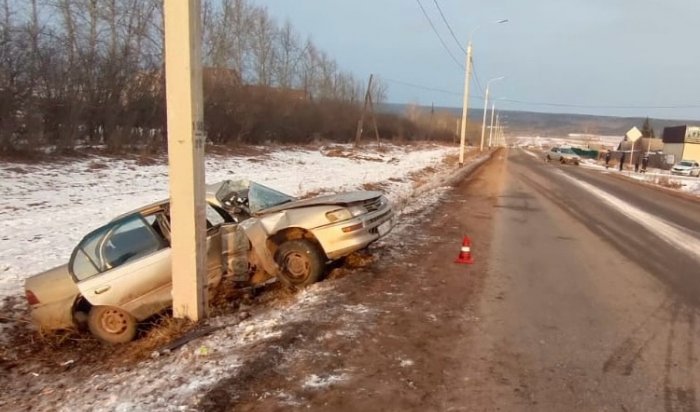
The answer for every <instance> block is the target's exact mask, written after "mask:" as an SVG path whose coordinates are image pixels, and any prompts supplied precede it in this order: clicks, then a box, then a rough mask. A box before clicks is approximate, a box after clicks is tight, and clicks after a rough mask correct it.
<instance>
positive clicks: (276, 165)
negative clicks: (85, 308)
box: [0, 145, 457, 297]
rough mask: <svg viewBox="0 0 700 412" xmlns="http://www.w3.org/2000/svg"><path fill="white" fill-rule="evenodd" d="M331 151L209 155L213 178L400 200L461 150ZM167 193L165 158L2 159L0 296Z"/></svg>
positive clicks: (209, 176) (15, 291)
mask: <svg viewBox="0 0 700 412" xmlns="http://www.w3.org/2000/svg"><path fill="white" fill-rule="evenodd" d="M338 148H340V149H341V151H344V152H345V153H350V146H334V150H327V149H322V150H311V149H301V148H297V149H289V148H285V149H265V150H269V151H268V152H267V153H265V154H263V155H255V156H220V155H209V156H208V157H207V160H206V173H207V175H206V180H207V182H208V183H212V182H217V181H220V180H222V179H238V178H247V179H251V180H255V181H258V182H261V183H263V184H266V185H268V186H270V187H273V188H275V189H278V190H281V191H283V192H286V193H289V194H291V195H296V196H299V195H303V194H305V193H310V192H321V191H345V190H353V189H359V188H361V187H362V185H363V184H369V183H374V182H383V183H385V186H384V187H383V190H384V191H385V192H386V193H387V194H388V196H389V197H390V198H391V199H392V200H394V201H395V202H399V203H402V204H405V202H406V201H407V200H408V199H409V198H410V194H411V191H412V189H413V182H412V181H411V180H410V179H408V175H409V174H411V173H412V172H417V171H420V170H421V169H424V168H426V167H428V166H432V167H439V166H440V165H441V162H442V160H443V159H444V158H445V156H447V155H448V154H454V153H455V152H456V150H457V149H456V148H454V147H446V146H435V145H430V146H422V147H417V146H391V145H385V146H383V150H382V152H377V151H375V150H372V149H360V150H359V151H355V152H354V153H353V155H352V156H350V157H343V156H335V155H333V156H329V155H328V154H329V153H330V152H331V151H333V152H335V154H337V152H338ZM167 196H168V168H167V164H165V163H164V162H160V163H159V164H155V165H145V166H144V165H138V164H137V162H136V160H117V159H113V158H106V157H97V156H95V157H92V158H89V159H87V160H80V161H74V162H68V163H66V162H56V163H48V164H47V163H41V164H23V163H3V164H0V227H1V228H2V230H0V297H2V296H6V295H11V294H18V293H21V290H22V283H23V280H24V279H25V278H26V277H27V276H30V275H33V274H35V273H39V272H41V271H44V270H47V269H50V268H52V267H55V266H58V265H61V264H64V263H67V262H68V259H69V257H70V253H71V252H72V250H73V247H74V246H75V245H76V244H77V242H78V241H80V239H81V238H82V237H83V236H84V235H86V234H87V233H88V232H89V231H91V230H92V229H95V228H97V227H99V226H100V225H102V224H104V223H106V222H108V221H109V220H111V219H112V218H114V217H116V216H117V215H119V214H122V213H125V212H128V211H129V210H132V209H135V208H138V207H140V206H143V205H146V204H148V203H150V202H154V201H158V200H160V199H164V198H166V197H167Z"/></svg>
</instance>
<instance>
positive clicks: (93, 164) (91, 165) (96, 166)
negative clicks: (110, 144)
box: [87, 160, 108, 170]
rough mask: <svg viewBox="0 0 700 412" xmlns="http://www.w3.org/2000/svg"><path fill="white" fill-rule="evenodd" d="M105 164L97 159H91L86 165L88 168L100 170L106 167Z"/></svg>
mask: <svg viewBox="0 0 700 412" xmlns="http://www.w3.org/2000/svg"><path fill="white" fill-rule="evenodd" d="M107 167H108V166H107V164H106V163H104V162H101V161H99V160H93V161H92V162H90V163H89V164H88V166H87V168H88V170H102V169H107Z"/></svg>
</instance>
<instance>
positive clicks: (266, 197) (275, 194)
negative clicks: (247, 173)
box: [248, 182, 294, 213]
mask: <svg viewBox="0 0 700 412" xmlns="http://www.w3.org/2000/svg"><path fill="white" fill-rule="evenodd" d="M292 200H294V197H292V196H289V195H287V194H284V193H282V192H279V191H277V190H275V189H270V188H269V187H267V186H263V185H261V184H259V183H255V182H250V186H249V188H248V204H249V207H250V211H251V212H253V213H255V212H257V211H259V210H263V209H267V208H270V207H273V206H277V205H281V204H282V203H287V202H291V201H292Z"/></svg>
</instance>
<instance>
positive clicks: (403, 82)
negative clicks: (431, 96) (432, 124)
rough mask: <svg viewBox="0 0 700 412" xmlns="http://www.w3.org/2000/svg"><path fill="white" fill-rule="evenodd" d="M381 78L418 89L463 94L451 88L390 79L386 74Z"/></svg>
mask: <svg viewBox="0 0 700 412" xmlns="http://www.w3.org/2000/svg"><path fill="white" fill-rule="evenodd" d="M381 78H382V79H384V80H386V81H388V82H391V83H396V84H402V85H404V86H409V87H413V88H416V89H421V90H428V91H432V92H439V93H445V94H452V95H455V96H461V95H462V93H458V92H453V91H450V90H445V89H437V88H435V87H430V86H423V85H420V84H415V83H409V82H405V81H403V80H394V79H389V78H387V77H384V76H381Z"/></svg>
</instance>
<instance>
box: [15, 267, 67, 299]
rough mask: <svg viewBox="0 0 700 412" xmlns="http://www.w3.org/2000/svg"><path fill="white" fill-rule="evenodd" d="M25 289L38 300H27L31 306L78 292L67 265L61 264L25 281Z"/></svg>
mask: <svg viewBox="0 0 700 412" xmlns="http://www.w3.org/2000/svg"><path fill="white" fill-rule="evenodd" d="M24 285H25V290H26V291H27V294H28V295H29V292H31V294H32V295H33V296H34V297H35V298H36V300H38V303H37V302H31V301H30V302H29V304H30V305H31V306H43V305H46V304H49V303H53V302H56V301H59V300H62V299H65V298H66V296H75V295H77V294H79V293H80V292H79V290H78V287H77V286H76V285H75V282H74V281H73V278H72V277H71V275H70V273H68V265H62V266H58V267H55V268H53V269H50V270H47V271H46V272H43V273H40V274H38V275H34V276H32V277H30V278H28V279H27V280H26V281H25V284H24Z"/></svg>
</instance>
